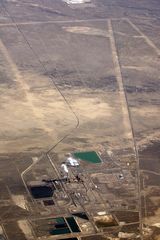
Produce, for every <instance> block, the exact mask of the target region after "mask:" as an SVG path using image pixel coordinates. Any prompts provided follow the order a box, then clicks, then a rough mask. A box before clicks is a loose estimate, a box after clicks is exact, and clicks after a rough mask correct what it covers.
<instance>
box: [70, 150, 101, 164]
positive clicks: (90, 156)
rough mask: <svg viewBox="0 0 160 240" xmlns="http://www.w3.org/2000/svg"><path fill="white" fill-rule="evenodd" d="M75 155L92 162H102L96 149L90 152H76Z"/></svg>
mask: <svg viewBox="0 0 160 240" xmlns="http://www.w3.org/2000/svg"><path fill="white" fill-rule="evenodd" d="M73 156H74V157H75V158H77V159H80V160H83V161H86V162H90V163H101V162H102V161H101V159H100V157H99V156H98V154H97V153H96V152H94V151H90V152H76V153H74V154H73Z"/></svg>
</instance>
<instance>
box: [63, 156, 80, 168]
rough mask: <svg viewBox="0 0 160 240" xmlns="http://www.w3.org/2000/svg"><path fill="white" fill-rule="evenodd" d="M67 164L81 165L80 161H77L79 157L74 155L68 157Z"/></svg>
mask: <svg viewBox="0 0 160 240" xmlns="http://www.w3.org/2000/svg"><path fill="white" fill-rule="evenodd" d="M66 164H67V165H68V166H72V167H77V166H79V162H78V161H77V159H75V158H73V157H68V158H67V160H66Z"/></svg>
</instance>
